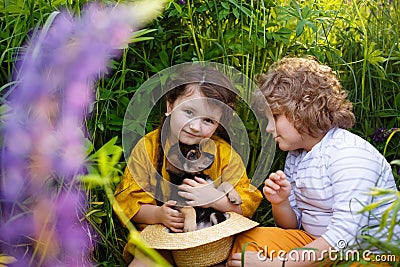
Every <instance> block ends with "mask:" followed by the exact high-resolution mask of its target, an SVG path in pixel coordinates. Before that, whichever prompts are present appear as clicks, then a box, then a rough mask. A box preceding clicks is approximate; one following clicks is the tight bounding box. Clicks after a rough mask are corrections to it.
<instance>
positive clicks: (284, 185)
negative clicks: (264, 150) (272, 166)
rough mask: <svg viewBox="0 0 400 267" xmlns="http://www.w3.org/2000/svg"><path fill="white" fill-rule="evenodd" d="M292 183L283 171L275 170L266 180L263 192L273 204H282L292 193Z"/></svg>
mask: <svg viewBox="0 0 400 267" xmlns="http://www.w3.org/2000/svg"><path fill="white" fill-rule="evenodd" d="M290 189H291V186H290V183H289V181H288V180H286V175H285V174H284V173H283V171H277V172H273V173H271V174H270V175H269V178H268V179H267V180H265V182H264V188H263V192H264V195H265V198H266V199H267V200H268V201H269V202H271V204H275V205H277V204H280V203H282V202H284V201H286V200H287V198H288V197H289V194H290Z"/></svg>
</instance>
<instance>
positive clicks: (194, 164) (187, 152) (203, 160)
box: [166, 142, 242, 232]
mask: <svg viewBox="0 0 400 267" xmlns="http://www.w3.org/2000/svg"><path fill="white" fill-rule="evenodd" d="M213 162H214V155H212V154H210V153H207V152H204V151H201V149H200V147H199V145H186V144H183V143H180V142H178V143H176V144H175V145H173V146H172V147H171V148H170V150H169V152H168V155H167V161H166V170H167V172H168V173H169V176H170V182H171V183H172V184H174V185H176V186H172V188H171V196H170V199H171V200H175V201H177V205H176V206H177V208H178V209H179V210H180V211H181V212H182V213H183V214H184V216H185V219H184V227H183V230H184V232H190V231H195V230H197V229H201V228H205V227H209V226H212V225H215V224H218V223H220V222H223V221H225V220H226V219H227V217H226V214H225V213H223V212H220V211H217V210H215V209H213V208H201V207H192V206H188V205H187V204H186V201H187V199H185V198H183V197H181V196H179V195H178V188H177V186H178V185H181V184H182V182H183V180H184V179H194V177H195V176H196V177H200V178H202V179H204V180H206V181H207V182H209V183H211V184H212V183H213V181H212V179H211V178H210V177H209V176H208V175H206V174H204V172H203V171H204V170H206V169H208V168H210V167H211V165H212V164H213ZM217 189H218V190H220V191H222V192H224V193H225V194H226V195H227V196H228V198H229V200H230V201H231V202H232V203H234V204H236V205H240V204H241V203H242V200H241V198H240V196H239V194H238V193H237V192H236V190H235V189H234V188H233V186H232V185H231V184H230V183H228V182H223V183H221V185H220V186H218V188H217Z"/></svg>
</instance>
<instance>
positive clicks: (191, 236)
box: [140, 212, 259, 250]
mask: <svg viewBox="0 0 400 267" xmlns="http://www.w3.org/2000/svg"><path fill="white" fill-rule="evenodd" d="M227 214H229V218H228V219H226V220H225V221H223V222H221V223H219V224H216V225H213V226H210V227H207V228H204V229H200V230H197V231H193V232H187V233H171V232H169V230H168V228H167V227H165V226H164V225H161V224H153V225H148V226H147V227H146V228H145V229H143V231H142V232H141V233H140V235H141V237H142V238H143V239H144V241H145V242H146V243H147V245H148V246H149V247H151V248H154V249H167V250H176V249H187V248H193V247H197V246H201V245H205V244H208V243H211V242H215V241H218V240H220V239H222V238H225V237H229V236H232V235H235V234H238V233H241V232H244V231H247V230H250V229H251V228H254V227H256V226H257V225H258V224H259V223H258V222H255V221H252V220H250V219H248V218H246V217H244V216H242V215H240V214H237V213H235V212H227Z"/></svg>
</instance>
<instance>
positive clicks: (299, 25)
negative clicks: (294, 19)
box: [296, 19, 305, 37]
mask: <svg viewBox="0 0 400 267" xmlns="http://www.w3.org/2000/svg"><path fill="white" fill-rule="evenodd" d="M304 24H305V20H303V19H302V20H300V21H299V23H297V26H296V36H297V37H298V36H300V35H301V33H302V32H303V30H304Z"/></svg>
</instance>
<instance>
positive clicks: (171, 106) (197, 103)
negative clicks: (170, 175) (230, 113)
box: [167, 89, 222, 145]
mask: <svg viewBox="0 0 400 267" xmlns="http://www.w3.org/2000/svg"><path fill="white" fill-rule="evenodd" d="M190 92H191V93H190V94H188V95H183V96H181V97H179V98H178V99H177V100H175V102H174V103H167V112H169V113H171V119H170V129H171V135H172V136H171V138H173V142H176V141H177V140H179V141H180V142H182V143H184V144H187V145H194V144H199V143H200V141H201V140H202V139H204V138H210V137H211V136H212V135H213V134H214V132H215V130H216V129H217V127H218V125H219V121H220V119H221V116H222V109H219V108H218V107H215V105H210V104H209V103H208V102H207V98H206V97H204V96H203V95H202V94H201V93H200V90H198V89H193V90H190Z"/></svg>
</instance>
